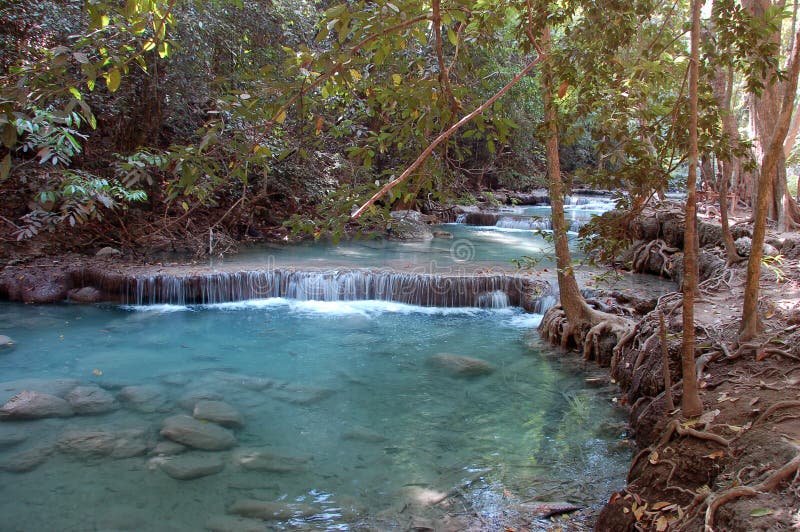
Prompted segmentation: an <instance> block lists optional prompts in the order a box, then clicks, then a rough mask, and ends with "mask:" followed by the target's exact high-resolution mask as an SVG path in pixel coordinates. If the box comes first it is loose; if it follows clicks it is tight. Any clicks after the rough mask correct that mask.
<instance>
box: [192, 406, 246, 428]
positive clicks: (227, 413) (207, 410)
mask: <svg viewBox="0 0 800 532" xmlns="http://www.w3.org/2000/svg"><path fill="white" fill-rule="evenodd" d="M192 415H193V416H194V417H195V419H202V420H205V421H212V422H214V423H216V424H218V425H222V426H223V427H231V428H238V427H243V426H244V418H243V417H242V414H240V413H239V411H238V410H236V409H235V408H233V407H232V406H231V405H229V404H228V403H224V402H222V401H206V400H201V401H198V402H197V403H196V404H195V405H194V412H193V414H192Z"/></svg>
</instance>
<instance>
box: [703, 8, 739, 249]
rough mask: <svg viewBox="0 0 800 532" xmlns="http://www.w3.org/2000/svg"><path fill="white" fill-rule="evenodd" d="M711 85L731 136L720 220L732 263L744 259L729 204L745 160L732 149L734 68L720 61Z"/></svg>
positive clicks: (722, 157) (735, 135) (735, 141)
mask: <svg viewBox="0 0 800 532" xmlns="http://www.w3.org/2000/svg"><path fill="white" fill-rule="evenodd" d="M715 2H716V0H715ZM715 7H716V6H715ZM712 9H714V8H712ZM711 88H712V90H713V92H714V98H715V99H716V100H717V106H718V107H719V110H720V115H721V116H722V131H723V133H725V134H726V135H727V136H728V138H729V139H730V147H729V150H728V152H727V153H725V154H718V156H717V160H718V161H719V162H720V168H721V170H722V172H721V175H720V180H719V183H718V186H717V194H719V210H720V223H721V224H722V243H723V246H724V247H725V257H726V259H727V262H728V264H729V265H730V264H735V263H738V262H741V261H742V260H744V259H743V258H742V257H740V256H739V252H738V251H736V245H735V244H734V242H733V235H732V234H731V227H730V222H729V220H728V208H729V207H730V206H729V205H728V191H729V190H730V183H731V176H732V175H733V168H734V167H735V166H738V167H739V168H741V161H738V160H737V161H736V163H734V159H738V157H736V156H735V155H734V154H733V153H732V152H733V150H735V149H736V148H738V147H739V145H740V137H739V128H738V127H737V126H736V121H735V120H734V117H733V109H731V98H732V92H733V69H732V68H730V67H729V68H727V69H726V68H725V67H724V66H722V65H718V66H717V67H716V69H715V71H714V79H713V81H712V82H711ZM734 201H735V200H734ZM733 207H734V209H735V208H736V205H735V203H734V205H733Z"/></svg>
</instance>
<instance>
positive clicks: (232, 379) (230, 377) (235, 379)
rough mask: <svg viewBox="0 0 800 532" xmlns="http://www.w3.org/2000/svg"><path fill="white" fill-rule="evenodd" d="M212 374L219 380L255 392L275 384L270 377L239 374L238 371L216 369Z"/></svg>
mask: <svg viewBox="0 0 800 532" xmlns="http://www.w3.org/2000/svg"><path fill="white" fill-rule="evenodd" d="M212 376H213V377H215V378H217V379H219V380H221V381H224V382H227V383H230V384H234V385H236V386H239V387H241V388H246V389H248V390H255V391H257V392H260V391H262V390H266V389H267V388H270V387H272V386H273V385H274V384H275V381H274V380H272V379H267V378H264V377H251V376H250V375H240V374H238V373H227V372H225V371H216V372H214V373H213V374H212Z"/></svg>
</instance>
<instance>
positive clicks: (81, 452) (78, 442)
mask: <svg viewBox="0 0 800 532" xmlns="http://www.w3.org/2000/svg"><path fill="white" fill-rule="evenodd" d="M147 449H148V443H147V433H146V431H145V430H141V429H128V430H121V431H118V432H110V431H103V430H78V429H70V430H67V431H65V432H64V433H63V434H62V435H61V438H60V439H59V441H58V450H59V451H61V452H62V453H65V454H70V455H73V456H77V457H80V458H98V457H106V456H107V457H111V458H131V457H133V456H140V455H143V454H145V453H147Z"/></svg>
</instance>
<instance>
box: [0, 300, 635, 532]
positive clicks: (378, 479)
mask: <svg viewBox="0 0 800 532" xmlns="http://www.w3.org/2000/svg"><path fill="white" fill-rule="evenodd" d="M538 319H539V317H538V316H535V315H530V314H524V313H522V312H521V311H519V310H516V309H502V310H480V309H441V308H421V307H412V306H405V305H400V304H395V303H386V302H370V301H366V302H325V303H323V302H315V301H303V302H299V301H289V300H284V299H271V300H262V301H249V302H239V303H229V304H219V305H214V306H205V307H178V306H153V307H139V308H133V307H117V306H110V305H99V306H78V305H56V306H24V305H17V304H11V303H2V304H0V334H5V335H8V336H10V337H11V338H13V340H14V341H15V346H14V347H13V349H11V350H6V351H3V352H0V381H2V382H0V395H2V397H0V400H2V401H5V400H7V399H8V398H9V397H10V396H11V395H13V394H14V393H15V392H16V391H19V390H20V389H23V388H34V389H37V388H38V389H41V390H42V391H49V392H51V393H56V394H60V395H61V396H65V395H66V394H67V392H68V388H69V387H70V386H74V385H75V384H76V383H80V384H81V385H82V386H97V387H99V388H101V389H103V390H105V391H106V392H108V393H109V394H110V395H111V396H112V397H113V398H114V401H115V402H114V403H113V404H112V405H110V406H109V409H110V411H108V412H106V413H103V414H99V415H76V416H73V417H66V418H47V419H41V420H31V421H0V486H2V487H1V488H0V490H2V494H3V497H1V498H0V512H2V515H3V520H2V525H0V529H2V530H24V531H30V530H61V531H71V530H75V531H77V530H81V531H84V530H139V531H144V530H153V531H165V530H203V529H204V528H205V527H207V526H209V525H210V524H212V523H216V524H215V525H214V526H217V525H219V526H220V527H221V526H222V525H221V524H220V523H223V524H224V523H228V525H230V521H225V520H226V519H228V520H230V519H235V517H234V516H233V514H232V513H231V512H232V511H233V510H235V509H236V508H240V509H241V508H242V507H243V505H244V506H246V504H247V503H242V501H243V500H258V501H270V502H278V503H280V504H284V505H288V504H290V503H291V504H293V505H303V506H302V508H304V509H306V510H307V511H305V513H306V514H308V515H306V516H305V517H296V518H293V519H288V520H284V521H278V522H274V521H272V522H262V521H257V520H255V521H254V520H248V521H242V522H237V523H238V525H237V526H242V527H244V528H242V529H243V530H244V529H248V530H249V529H250V528H246V527H248V526H264V527H273V528H267V529H304V530H350V529H358V528H359V526H372V527H373V528H372V529H378V530H383V529H405V528H407V527H408V524H409V522H410V521H409V520H410V519H413V518H415V517H416V516H424V517H426V518H427V517H430V518H436V516H441V515H443V514H452V513H459V512H460V513H464V514H470V513H473V512H476V513H477V514H478V515H480V516H481V519H484V520H485V522H486V523H487V525H486V529H487V530H492V529H498V530H502V523H501V521H502V520H499V519H498V516H499V515H501V514H503V512H505V511H506V509H507V507H508V505H509V504H510V502H511V501H525V500H570V501H573V502H576V503H578V504H581V505H588V504H597V503H599V502H601V501H604V500H606V499H607V497H608V495H609V494H610V493H611V491H612V490H614V489H617V488H620V487H621V486H622V485H623V484H624V476H625V471H626V469H627V462H628V460H629V459H630V451H629V450H628V448H627V447H626V446H625V445H623V444H622V442H621V437H622V434H621V429H620V428H619V427H620V426H621V425H622V423H623V421H624V417H623V414H622V413H621V412H619V411H617V410H615V409H614V407H613V406H612V403H611V401H610V399H609V397H607V396H603V395H598V393H599V392H597V391H596V390H592V389H586V387H585V385H584V377H583V376H582V375H580V374H578V373H575V372H572V371H570V370H568V369H567V368H564V367H562V366H561V365H560V362H559V359H558V357H557V356H553V355H548V354H547V352H546V351H543V350H541V349H539V348H538V347H536V345H535V343H534V344H532V343H531V340H530V339H529V338H528V337H527V334H529V332H530V330H531V328H532V326H534V325H535V324H536V321H537V320H538ZM442 353H449V354H455V355H461V356H467V357H474V358H478V359H481V360H483V361H485V362H486V363H487V364H488V366H490V367H484V368H483V370H485V373H483V372H478V373H481V374H479V375H473V376H464V375H462V374H460V373H458V372H457V371H455V370H454V369H452V368H451V367H448V365H447V364H446V363H443V360H450V359H448V358H447V357H445V356H443V355H441V354H442ZM462 369H463V367H462ZM31 379H34V380H31ZM53 379H62V380H61V381H57V382H56V381H53ZM63 379H74V380H73V381H64V380H63ZM65 382H67V384H66V385H64V383H65ZM59 383H60V384H59ZM141 386H145V388H137V387H141ZM132 390H138V395H137V393H133V392H132ZM198 397H209V398H215V399H217V400H221V401H224V402H225V403H227V404H228V405H229V406H231V407H233V408H234V409H235V410H236V411H238V412H239V413H240V414H241V416H242V418H243V424H242V426H241V427H239V428H233V429H230V430H231V432H232V433H233V434H234V436H235V440H236V442H235V445H234V446H233V447H232V448H230V449H226V450H222V451H197V450H191V449H188V450H186V451H185V452H184V453H183V454H181V455H178V457H187V456H189V457H194V458H197V459H198V460H199V461H200V462H201V463H202V462H203V461H204V460H206V461H210V462H213V463H215V464H217V466H219V464H222V466H221V467H222V469H221V470H220V471H218V472H216V473H215V474H211V475H208V476H204V477H201V478H196V479H193V480H179V479H176V478H173V477H172V476H169V475H168V474H167V473H166V472H165V471H166V469H165V468H167V467H168V466H165V464H166V463H167V462H170V461H174V460H176V458H170V457H168V456H156V455H155V454H153V447H154V446H155V445H158V444H162V446H163V444H164V442H165V441H166V440H165V438H164V437H163V436H161V435H160V434H159V431H160V429H161V427H162V423H163V422H164V420H165V419H166V418H168V417H170V416H173V415H176V414H186V415H192V409H191V406H192V403H193V401H196V399H197V398H198ZM126 431H127V432H126ZM98 432H99V433H103V434H106V435H107V437H108V438H110V439H112V440H114V441H118V440H120V439H121V440H120V441H122V440H125V438H128V440H131V439H133V440H135V443H136V444H137V445H139V447H138V448H137V447H136V445H134V446H133V449H134V450H133V451H131V452H124V453H116V454H117V455H120V454H123V455H131V456H127V457H123V456H115V453H108V452H105V453H104V452H100V451H98V450H97V449H95V450H94V451H95V452H86V449H84V451H81V450H80V448H78V449H76V447H75V445H73V443H74V442H75V441H78V442H80V441H81V439H80V437H76V434H78V435H80V434H81V433H84V434H89V433H93V434H97V433H98ZM125 441H127V440H125ZM70 442H73V443H70ZM128 443H130V441H128ZM121 445H122V448H123V449H127V450H130V449H131V446H130V445H127V444H125V442H124V441H123V444H121ZM126 445H127V446H126ZM78 447H80V446H79V445H78ZM162 448H163V447H162ZM114 449H118V447H114ZM115 452H116V451H115ZM170 452H171V451H170ZM248 457H249V458H248ZM253 457H268V459H266V462H269V463H267V464H266V465H264V466H263V467H250V466H248V463H249V464H250V465H252V464H253V460H254V458H253ZM269 457H271V458H269ZM26 460H27V462H26ZM255 462H256V463H259V461H258V460H257V459H256V460H255ZM270 464H271V465H270ZM262 465H263V464H262ZM12 470H15V471H16V472H13V471H12ZM293 508H294V509H295V510H296V509H297V508H301V506H294V507H293ZM495 523H496V525H495ZM230 526H233V525H230ZM220 529H221V528H220Z"/></svg>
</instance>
